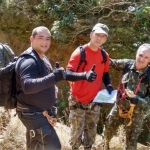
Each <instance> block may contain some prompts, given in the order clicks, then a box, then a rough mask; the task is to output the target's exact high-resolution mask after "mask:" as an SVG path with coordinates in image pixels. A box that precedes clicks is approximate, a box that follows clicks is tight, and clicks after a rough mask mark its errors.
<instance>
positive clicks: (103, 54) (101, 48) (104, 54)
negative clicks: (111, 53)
mask: <svg viewBox="0 0 150 150" xmlns="http://www.w3.org/2000/svg"><path fill="white" fill-rule="evenodd" d="M100 50H101V53H102V57H103V60H102V64H103V63H104V64H105V63H106V61H107V56H106V51H105V50H104V48H103V46H101V47H100Z"/></svg>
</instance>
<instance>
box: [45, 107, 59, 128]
mask: <svg viewBox="0 0 150 150" xmlns="http://www.w3.org/2000/svg"><path fill="white" fill-rule="evenodd" d="M43 116H45V117H46V118H47V120H48V122H49V124H50V125H52V126H53V127H54V126H55V125H56V122H57V119H56V118H52V117H51V116H50V115H49V114H48V112H47V111H46V110H45V111H43Z"/></svg>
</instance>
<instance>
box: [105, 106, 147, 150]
mask: <svg viewBox="0 0 150 150" xmlns="http://www.w3.org/2000/svg"><path fill="white" fill-rule="evenodd" d="M144 118H145V115H144V114H142V113H133V116H132V124H131V125H130V126H125V131H126V144H125V148H124V150H137V140H138V136H139V135H140V132H141V128H142V125H143V120H144ZM128 122H129V119H124V118H121V117H120V116H119V113H118V107H117V105H114V107H113V108H112V110H111V112H110V114H109V115H108V117H107V120H106V123H105V126H104V129H103V135H104V139H105V141H106V144H108V143H109V141H110V140H111V138H112V137H113V135H114V134H115V132H116V131H117V129H118V127H119V125H121V124H124V125H127V124H128Z"/></svg>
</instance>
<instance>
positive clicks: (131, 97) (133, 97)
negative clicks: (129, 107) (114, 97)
mask: <svg viewBox="0 0 150 150" xmlns="http://www.w3.org/2000/svg"><path fill="white" fill-rule="evenodd" d="M125 92H126V95H127V97H126V99H127V100H129V101H130V102H131V103H132V104H135V105H137V103H138V98H137V96H136V95H135V94H134V92H133V91H131V90H129V89H125Z"/></svg>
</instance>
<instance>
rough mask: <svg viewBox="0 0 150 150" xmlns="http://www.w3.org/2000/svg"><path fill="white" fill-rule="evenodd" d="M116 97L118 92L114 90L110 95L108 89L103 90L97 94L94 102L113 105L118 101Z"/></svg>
mask: <svg viewBox="0 0 150 150" xmlns="http://www.w3.org/2000/svg"><path fill="white" fill-rule="evenodd" d="M116 96H117V90H113V91H112V93H111V95H110V94H109V93H108V92H107V90H106V89H103V90H101V91H99V92H98V93H97V95H96V97H95V98H94V100H93V102H98V103H111V104H113V103H114V102H115V101H116Z"/></svg>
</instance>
